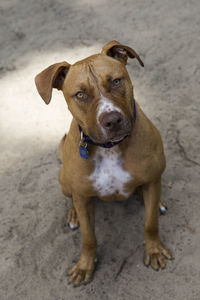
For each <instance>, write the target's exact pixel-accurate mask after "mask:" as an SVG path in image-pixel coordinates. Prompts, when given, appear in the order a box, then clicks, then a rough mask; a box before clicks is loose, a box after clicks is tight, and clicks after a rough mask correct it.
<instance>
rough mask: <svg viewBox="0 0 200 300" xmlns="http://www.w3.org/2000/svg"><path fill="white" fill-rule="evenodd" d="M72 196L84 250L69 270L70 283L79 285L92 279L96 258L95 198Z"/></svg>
mask: <svg viewBox="0 0 200 300" xmlns="http://www.w3.org/2000/svg"><path fill="white" fill-rule="evenodd" d="M72 196H73V204H74V207H75V209H76V212H77V215H78V219H79V223H80V229H81V233H82V251H81V256H80V259H79V261H78V262H77V263H76V264H75V266H73V268H72V269H71V270H70V271H69V275H70V278H69V283H72V282H73V283H74V285H75V286H78V285H80V284H82V283H84V284H86V283H88V282H89V281H91V278H92V274H93V271H94V266H95V260H96V249H97V242H96V237H95V224H94V223H95V221H94V200H93V199H92V198H84V197H81V196H79V195H77V194H75V193H73V195H72Z"/></svg>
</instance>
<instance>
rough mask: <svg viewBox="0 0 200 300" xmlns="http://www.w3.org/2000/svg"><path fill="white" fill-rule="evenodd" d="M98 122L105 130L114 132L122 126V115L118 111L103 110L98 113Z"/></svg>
mask: <svg viewBox="0 0 200 300" xmlns="http://www.w3.org/2000/svg"><path fill="white" fill-rule="evenodd" d="M99 122H100V124H101V126H102V127H103V128H104V129H105V130H106V131H107V132H114V131H118V130H119V129H121V128H122V123H123V116H122V114H121V113H120V112H118V111H111V112H106V113H105V112H104V113H102V114H101V115H100V117H99Z"/></svg>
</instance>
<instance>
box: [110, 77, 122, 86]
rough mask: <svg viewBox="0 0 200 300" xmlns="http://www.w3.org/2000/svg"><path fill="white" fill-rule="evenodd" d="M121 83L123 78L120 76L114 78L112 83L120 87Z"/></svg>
mask: <svg viewBox="0 0 200 300" xmlns="http://www.w3.org/2000/svg"><path fill="white" fill-rule="evenodd" d="M120 83H121V79H120V78H116V79H114V80H113V82H112V85H113V87H118V86H119V85H120Z"/></svg>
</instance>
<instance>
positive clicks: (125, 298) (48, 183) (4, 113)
mask: <svg viewBox="0 0 200 300" xmlns="http://www.w3.org/2000/svg"><path fill="white" fill-rule="evenodd" d="M199 16H200V1H199V0H190V1H188V0H187V1H186V0H173V1H172V0H168V1H159V0H150V1H147V0H140V1H136V0H127V1H119V0H117V1H114V0H111V1H106V0H101V1H100V0H94V1H92V0H81V1H78V0H70V1H66V0H44V1H41V0H39V1H37V0H26V1H25V0H12V1H7V0H1V2H0V45H1V47H0V91H1V94H0V95H1V96H0V149H1V152H0V199H1V200H0V214H1V215H0V218H1V219H0V224H1V226H0V299H1V300H18V299H19V300H24V299H27V300H29V299H30V300H32V299H34V300H35V299H36V300H40V299H44V300H61V299H63V300H64V299H66V300H74V299H82V300H86V299H87V300H88V299H91V300H93V299H95V300H100V299H102V300H107V299H108V300H110V299H112V300H132V299H133V300H137V299H142V300H146V299H148V300H149V299H152V300H154V299H156V300H157V299H159V300H160V299H163V300H168V299H175V300H179V299H180V300H182V299H186V300H199V299H200V250H199V249H200V229H199V228H200V217H199V212H200V201H199V200H200V199H199V195H200V154H199V153H200V134H199V132H200V118H199V114H200V105H199V95H200V54H199V53H200V52H199V51H200V17H199ZM112 39H116V40H118V41H120V42H122V43H124V44H127V45H129V46H131V47H133V48H135V50H136V51H137V52H138V53H139V54H140V55H141V57H142V59H143V61H144V64H145V68H143V69H142V68H140V67H139V65H138V64H137V62H136V61H135V60H134V61H129V64H128V70H129V73H130V75H131V77H132V80H133V83H134V86H135V94H136V99H137V101H138V102H139V104H140V105H141V107H142V108H143V110H144V111H145V113H146V114H147V115H148V116H149V118H150V119H151V120H152V121H153V122H154V124H156V126H157V127H158V128H159V130H160V132H161V135H162V137H163V141H164V145H165V153H166V157H167V169H166V171H165V173H164V175H163V199H164V200H165V202H166V203H167V205H168V213H167V215H165V216H161V217H160V232H161V238H162V240H163V241H164V242H165V244H166V246H167V247H168V248H169V249H171V251H172V253H173V256H174V258H175V259H174V260H173V261H170V262H168V264H167V268H166V269H165V270H163V271H159V272H155V271H153V270H151V269H150V268H146V267H145V266H144V265H143V262H142V260H143V225H144V207H143V205H142V204H141V203H140V201H139V200H138V199H137V198H133V199H129V200H127V201H125V202H122V203H103V202H101V201H100V200H96V235H97V239H98V244H99V246H98V257H99V261H100V263H99V265H98V269H97V271H96V273H95V276H94V280H93V282H92V283H91V284H89V285H87V286H81V287H79V288H76V289H74V288H73V287H72V286H71V285H68V284H67V278H66V272H67V270H68V268H70V267H71V266H72V264H73V262H75V261H76V259H77V258H78V257H79V254H80V245H81V236H80V231H79V230H77V231H75V232H72V231H70V229H69V228H68V227H66V224H65V216H66V212H67V209H69V207H70V203H69V202H68V201H66V199H65V198H64V196H63V195H62V193H61V189H60V186H59V183H58V180H57V174H58V170H59V168H60V164H59V161H58V159H57V145H58V143H59V140H60V138H61V137H62V135H63V133H64V132H66V131H67V129H68V128H69V124H70V120H71V116H70V114H69V112H68V111H67V107H66V104H65V102H64V99H63V97H62V94H61V93H60V92H57V91H55V92H54V94H53V100H52V102H51V104H50V105H49V106H46V105H45V104H44V102H43V101H42V100H41V98H40V97H39V95H38V94H37V92H36V89H35V86H34V81H33V79H34V76H35V75H36V74H37V73H38V72H40V71H41V70H42V69H44V68H45V67H47V66H49V65H50V64H52V63H55V62H59V61H63V60H66V61H68V62H70V63H73V62H75V61H76V60H79V59H82V58H84V57H86V56H88V55H90V54H93V53H96V52H98V51H100V49H101V47H102V45H104V44H105V43H107V42H108V41H110V40H112Z"/></svg>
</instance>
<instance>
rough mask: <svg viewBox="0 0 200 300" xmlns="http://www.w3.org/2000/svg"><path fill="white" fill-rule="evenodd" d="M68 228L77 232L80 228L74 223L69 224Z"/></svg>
mask: <svg viewBox="0 0 200 300" xmlns="http://www.w3.org/2000/svg"><path fill="white" fill-rule="evenodd" d="M68 226H69V228H70V229H71V230H76V229H78V228H79V224H78V223H77V224H74V223H72V222H68Z"/></svg>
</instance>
